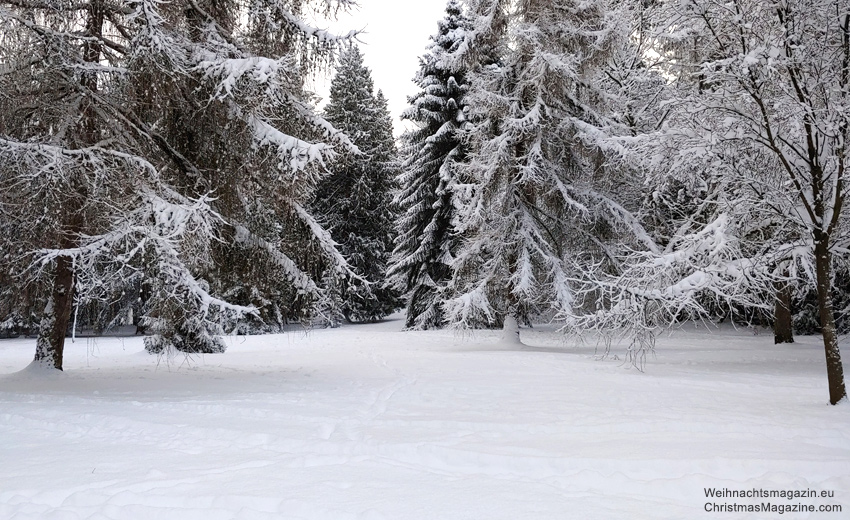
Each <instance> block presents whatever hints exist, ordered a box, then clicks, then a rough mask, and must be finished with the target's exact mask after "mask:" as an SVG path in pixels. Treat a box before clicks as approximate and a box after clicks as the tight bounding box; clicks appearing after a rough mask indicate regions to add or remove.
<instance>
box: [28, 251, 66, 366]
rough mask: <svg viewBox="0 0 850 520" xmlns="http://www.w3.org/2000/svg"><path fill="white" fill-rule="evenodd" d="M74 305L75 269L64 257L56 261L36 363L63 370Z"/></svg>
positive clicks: (37, 343) (40, 331)
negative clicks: (66, 335)
mask: <svg viewBox="0 0 850 520" xmlns="http://www.w3.org/2000/svg"><path fill="white" fill-rule="evenodd" d="M73 304H74V269H73V265H72V262H71V260H70V259H69V258H67V257H64V256H63V257H59V259H58V260H57V261H56V274H55V277H54V280H53V292H52V294H51V295H50V299H49V300H48V302H47V306H46V307H45V309H44V316H43V317H42V319H41V326H40V330H39V333H38V340H37V341H36V347H35V358H34V359H33V361H34V362H35V363H37V364H40V365H43V366H46V367H50V366H52V368H55V369H57V370H62V362H63V358H64V354H65V333H66V332H67V331H68V321H69V320H70V319H71V308H72V307H73Z"/></svg>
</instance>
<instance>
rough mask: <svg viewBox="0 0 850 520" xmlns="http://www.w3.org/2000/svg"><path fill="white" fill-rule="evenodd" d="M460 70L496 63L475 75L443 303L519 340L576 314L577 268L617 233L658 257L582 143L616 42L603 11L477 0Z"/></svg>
mask: <svg viewBox="0 0 850 520" xmlns="http://www.w3.org/2000/svg"><path fill="white" fill-rule="evenodd" d="M472 15H473V30H472V31H470V33H469V35H468V36H467V37H466V38H465V42H464V43H463V44H462V45H461V46H459V49H458V52H457V53H456V55H457V56H459V57H457V58H455V59H460V60H467V61H469V60H470V59H471V60H473V61H474V60H476V59H480V57H479V56H480V51H476V50H475V49H476V48H479V49H480V48H482V47H483V46H484V45H482V44H485V45H491V46H492V47H491V48H493V49H495V51H496V52H497V56H498V57H499V61H498V62H497V63H495V64H492V65H485V66H480V65H479V66H477V67H475V68H474V70H473V73H472V74H471V88H470V92H469V94H468V97H467V100H466V103H467V104H468V106H469V107H470V110H469V119H470V122H469V127H468V133H467V135H468V137H467V139H468V142H469V146H470V152H469V153H470V160H469V162H468V165H467V166H465V167H464V172H465V175H466V176H467V178H468V187H466V188H467V189H468V193H469V195H468V196H467V197H465V200H464V203H463V209H462V212H461V214H460V217H459V227H458V231H459V232H460V233H463V234H464V235H465V240H464V245H463V247H462V248H461V249H460V250H459V251H458V253H457V255H456V258H455V261H454V264H453V270H454V273H453V278H452V281H451V285H450V288H451V290H452V292H453V293H454V294H453V298H452V299H451V300H450V301H449V302H448V306H447V310H448V314H449V319H450V320H451V321H452V322H453V323H454V324H456V325H460V326H470V325H473V324H475V323H480V322H486V323H490V324H492V325H499V324H503V326H504V328H505V331H506V338H510V340H511V341H515V340H516V339H517V338H518V325H517V323H518V322H519V321H524V320H527V319H528V318H529V317H530V316H531V315H534V314H542V315H544V316H546V315H548V316H553V315H556V314H562V315H571V314H572V311H573V308H572V305H573V298H574V296H573V294H572V291H571V288H570V278H571V274H570V269H571V268H572V267H573V266H574V265H575V264H576V263H578V262H580V261H581V260H582V258H581V257H582V255H583V254H584V253H585V252H587V251H593V250H598V249H604V242H605V241H607V240H610V239H611V238H612V237H613V236H615V233H617V232H618V231H620V230H622V231H623V232H624V233H628V234H630V235H631V236H633V237H635V238H636V239H638V240H641V241H643V242H645V243H646V247H651V248H655V245H654V243H653V241H652V240H651V238H650V237H649V236H648V234H647V233H646V232H645V231H644V230H643V228H642V227H641V225H640V223H639V222H638V221H637V219H636V218H635V217H634V216H633V215H632V214H631V213H630V212H629V211H627V209H626V208H625V207H624V206H623V205H621V204H619V203H618V202H617V201H616V200H615V199H614V197H613V196H612V195H611V194H612V193H613V190H614V185H615V183H614V182H612V179H611V178H610V177H608V173H609V172H608V171H607V170H606V168H605V162H604V156H603V155H602V154H601V152H600V151H599V150H598V149H597V148H596V147H595V145H594V144H593V143H592V141H591V140H590V139H587V138H586V137H585V136H584V135H583V133H584V132H586V131H587V129H588V128H589V127H590V125H588V123H593V124H596V125H599V124H601V122H602V120H603V119H604V117H605V115H604V114H603V113H602V112H601V111H600V109H599V107H600V106H601V105H602V104H603V102H604V101H610V100H608V99H606V96H605V94H604V92H602V91H601V89H600V88H599V87H598V86H597V85H599V83H600V81H601V78H602V77H603V76H604V70H603V65H604V64H605V63H606V60H607V59H608V58H609V56H611V54H612V49H614V48H616V47H617V46H618V45H619V40H620V39H621V38H627V37H628V36H627V35H628V33H627V31H625V30H623V27H622V25H621V24H620V20H619V19H618V18H616V17H612V16H611V15H610V12H609V11H608V10H607V5H606V3H605V2H603V1H590V2H577V1H573V0H555V1H551V0H546V1H543V0H524V1H519V2H510V1H507V0H478V1H475V2H473V5H472Z"/></svg>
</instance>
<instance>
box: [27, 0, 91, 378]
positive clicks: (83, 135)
mask: <svg viewBox="0 0 850 520" xmlns="http://www.w3.org/2000/svg"><path fill="white" fill-rule="evenodd" d="M104 13H105V11H104V1H103V0H91V1H90V2H89V5H88V12H87V18H86V36H88V37H89V39H88V40H86V41H85V43H83V49H82V51H83V60H84V61H85V62H87V63H93V64H96V63H99V62H100V58H101V54H102V44H101V38H102V37H103V21H104V16H105V15H104ZM80 86H81V87H82V88H83V89H84V90H87V91H90V92H97V90H98V78H97V72H95V71H93V70H85V71H83V72H82V74H81V76H80ZM93 103H94V100H93V99H91V98H88V97H84V98H83V100H82V101H81V105H80V118H79V121H78V123H77V135H76V144H77V146H79V147H80V148H84V147H86V146H91V145H93V144H95V143H97V142H98V141H99V140H100V128H99V125H98V119H97V111H96V110H95V107H94V106H93ZM79 168H80V170H81V171H79V172H71V173H70V175H71V178H70V179H69V180H68V193H67V196H66V198H65V203H64V204H63V207H62V208H61V210H62V218H61V220H60V233H61V234H60V240H59V247H60V248H61V249H66V250H67V249H72V248H74V247H77V246H78V240H79V235H80V233H81V232H82V231H83V215H82V211H83V208H84V206H85V201H86V199H87V197H88V190H87V186H86V180H85V178H84V175H85V172H84V171H82V170H83V169H84V168H85V166H84V165H80V166H79ZM75 279H76V276H75V274H74V262H73V261H72V260H71V259H70V258H69V257H67V256H60V257H58V258H57V260H56V271H55V273H54V277H53V289H52V291H51V294H50V297H49V299H48V302H47V305H46V306H45V308H44V315H43V316H42V319H41V326H40V330H39V333H38V340H36V347H35V358H34V359H33V362H34V363H36V364H40V365H43V366H50V365H52V366H53V368H55V369H57V370H62V363H63V360H64V356H65V334H66V333H67V331H68V322H69V320H70V319H71V308H72V307H73V306H74V283H75Z"/></svg>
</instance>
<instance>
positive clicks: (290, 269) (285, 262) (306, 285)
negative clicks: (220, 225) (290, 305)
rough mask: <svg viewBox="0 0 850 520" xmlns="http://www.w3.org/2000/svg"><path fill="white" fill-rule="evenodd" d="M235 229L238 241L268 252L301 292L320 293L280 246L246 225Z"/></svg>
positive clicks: (237, 226)
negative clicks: (264, 238)
mask: <svg viewBox="0 0 850 520" xmlns="http://www.w3.org/2000/svg"><path fill="white" fill-rule="evenodd" d="M235 229H236V243H237V244H244V245H247V246H251V247H254V248H257V249H260V250H262V251H264V252H265V253H266V254H268V255H269V257H271V259H272V261H274V263H275V264H277V265H278V266H279V267H280V268H281V269H283V272H284V273H285V274H286V277H287V278H288V279H289V281H291V282H292V284H293V285H294V286H295V288H296V289H297V290H298V292H299V293H300V294H305V293H306V294H317V293H318V291H319V289H318V287H317V286H316V284H315V282H313V280H312V279H311V278H310V276H309V275H307V273H305V272H304V271H302V270H301V269H300V268H299V267H298V265H297V264H296V263H295V262H294V261H293V260H292V259H291V258H289V257H288V256H287V255H285V254H283V252H281V251H280V249H279V248H278V247H275V246H274V244H271V243H269V242H268V241H266V240H263V239H262V238H260V237H258V236H257V235H255V234H254V233H251V231H250V230H248V228H246V227H245V226H241V225H236V226H235Z"/></svg>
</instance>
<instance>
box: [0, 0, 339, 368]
mask: <svg viewBox="0 0 850 520" xmlns="http://www.w3.org/2000/svg"><path fill="white" fill-rule="evenodd" d="M349 4H350V2H349V1H348V0H339V1H322V2H318V1H317V2H314V3H311V2H297V3H295V4H293V3H292V2H288V1H285V0H260V1H257V2H251V3H250V4H243V3H239V2H235V1H231V0H224V1H218V0H216V1H211V0H191V1H189V2H181V3H163V2H159V1H156V0H139V1H136V2H131V3H126V4H122V3H114V2H106V1H104V0H84V1H82V2H76V3H63V2H59V3H55V2H34V3H33V2H12V3H9V2H4V3H2V4H0V24H2V33H3V35H4V37H3V40H2V42H0V63H2V67H3V73H2V74H0V92H2V94H0V95H3V96H4V103H3V104H2V109H0V172H2V175H1V176H0V182H2V186H0V197H2V199H0V203H2V209H3V211H4V215H6V216H7V218H9V219H10V220H11V221H13V222H29V223H31V224H30V225H29V227H30V231H29V232H27V233H23V234H19V235H17V236H12V237H4V239H3V242H2V246H3V251H2V253H3V254H2V255H0V258H2V260H0V261H2V262H4V265H3V268H4V270H5V271H6V272H9V271H8V270H9V269H11V270H14V273H15V274H14V277H15V280H14V283H15V284H16V285H18V286H19V287H31V288H32V287H35V288H37V289H38V290H39V294H38V295H37V297H36V299H37V300H39V301H41V302H42V303H43V309H44V311H43V312H42V317H41V320H40V321H41V325H40V333H39V339H38V342H37V349H36V356H35V362H36V363H38V364H43V365H45V366H51V367H55V368H57V369H61V368H62V357H63V349H64V337H65V334H66V331H67V328H68V322H69V317H70V315H71V310H72V308H73V307H74V306H75V305H76V306H81V305H85V304H87V303H90V302H106V301H107V300H108V298H109V295H111V294H116V292H118V293H120V292H121V291H122V288H124V287H131V286H136V287H141V288H142V289H143V290H142V293H144V296H145V309H144V312H145V315H146V321H147V323H148V325H149V326H150V329H151V330H152V331H153V332H155V333H156V335H155V336H153V337H151V338H149V339H150V341H149V342H148V345H149V346H150V347H151V349H152V350H157V349H159V348H166V347H167V348H171V347H177V348H179V349H182V350H190V351H216V350H220V349H221V348H222V345H221V343H220V341H219V340H218V339H217V337H216V333H219V332H221V331H222V328H221V324H222V322H223V321H224V320H227V319H229V320H233V319H235V317H236V316H238V315H245V314H259V313H260V311H259V310H258V308H257V306H255V305H254V304H253V302H249V303H247V302H246V304H242V305H240V304H234V303H233V302H230V301H227V300H226V299H224V298H223V294H224V293H225V292H226V291H227V290H228V289H230V288H232V287H233V285H234V282H233V280H229V281H226V280H225V281H224V283H222V281H223V280H224V277H223V276H222V275H221V271H219V268H223V269H225V268H226V269H227V270H228V271H232V272H236V271H235V270H230V269H229V268H227V265H228V264H227V263H226V262H225V261H224V260H226V257H227V255H225V254H223V252H222V251H221V249H222V248H228V249H231V250H232V251H240V252H242V256H245V254H246V253H247V254H250V255H257V256H258V257H261V258H262V259H264V262H265V265H267V266H268V267H269V269H267V270H263V271H260V270H257V271H254V272H253V273H250V276H251V277H255V279H254V280H247V279H242V280H241V282H243V283H244V285H246V286H256V285H257V283H256V281H257V280H258V279H261V278H262V279H266V280H267V279H268V278H266V277H269V278H275V279H278V280H285V289H286V291H285V293H286V296H290V295H292V296H294V297H295V299H298V300H301V301H302V302H306V303H304V304H305V305H306V304H309V303H310V302H312V301H315V300H316V299H318V298H319V297H320V296H321V290H320V288H319V284H318V280H319V278H318V277H314V276H313V274H312V273H314V272H316V271H320V270H325V269H331V270H332V271H333V272H336V273H341V274H342V275H344V273H346V272H347V264H346V263H345V261H344V260H343V259H342V257H341V256H340V255H339V253H338V251H337V250H336V249H335V248H334V245H333V242H332V241H331V239H330V237H329V236H328V234H327V232H326V231H325V230H323V229H322V228H321V227H320V226H319V225H318V223H317V222H316V220H315V219H314V218H313V217H312V215H311V214H310V213H309V212H308V211H307V210H306V209H305V206H306V204H307V202H308V201H309V200H310V198H311V196H312V193H313V191H314V189H315V187H316V184H317V182H318V181H319V179H320V178H321V176H322V165H323V164H325V163H327V162H329V161H330V160H331V159H332V158H333V157H334V156H335V155H336V154H337V153H339V152H340V151H343V150H346V149H354V147H353V146H351V144H350V142H349V141H348V140H347V138H346V137H345V136H344V135H343V134H341V133H339V132H338V131H337V130H336V129H334V128H333V127H332V125H331V124H329V123H328V122H327V121H326V120H324V119H323V118H321V117H319V116H318V115H317V114H315V113H314V111H313V109H312V108H311V106H310V103H309V99H308V96H307V94H306V93H305V92H304V90H303V88H302V82H303V78H304V75H305V74H307V73H308V72H309V71H310V70H312V69H315V68H316V67H321V66H322V65H323V64H327V63H328V62H329V60H330V59H331V57H332V56H333V54H334V52H335V48H336V47H338V45H339V44H340V42H344V41H347V40H348V36H349V35H343V36H334V35H332V34H329V33H327V32H325V31H321V30H318V29H315V28H312V27H310V26H309V25H308V24H307V23H305V22H304V21H303V19H302V18H303V17H304V16H306V15H307V14H308V13H307V11H308V10H309V11H320V12H326V13H330V12H332V11H334V10H335V9H338V8H341V7H342V8H345V7H346V6H348V5H349ZM6 101H9V102H8V103H6ZM21 200H27V201H29V204H28V205H21V204H19V201H21ZM7 253H8V254H7ZM239 256H240V254H239V253H232V254H231V255H230V257H231V258H233V257H237V258H238V257H239ZM245 282H247V283H245ZM277 287H278V288H279V287H280V285H277Z"/></svg>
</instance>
